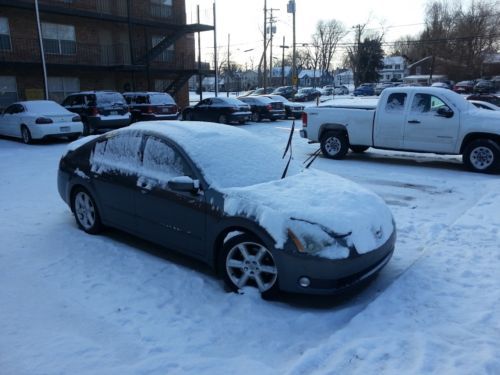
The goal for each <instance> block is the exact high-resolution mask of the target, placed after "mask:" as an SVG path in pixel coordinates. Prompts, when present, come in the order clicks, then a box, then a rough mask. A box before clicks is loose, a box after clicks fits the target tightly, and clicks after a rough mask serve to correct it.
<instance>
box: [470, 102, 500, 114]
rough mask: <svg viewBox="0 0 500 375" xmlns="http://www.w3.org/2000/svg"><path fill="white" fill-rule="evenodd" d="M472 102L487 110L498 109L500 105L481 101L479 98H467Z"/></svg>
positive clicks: (499, 109)
mask: <svg viewBox="0 0 500 375" xmlns="http://www.w3.org/2000/svg"><path fill="white" fill-rule="evenodd" d="M469 101H470V102H471V103H472V104H474V105H475V106H476V107H477V108H481V109H487V110H489V111H500V107H498V106H496V105H495V104H492V103H488V102H482V101H480V100H469Z"/></svg>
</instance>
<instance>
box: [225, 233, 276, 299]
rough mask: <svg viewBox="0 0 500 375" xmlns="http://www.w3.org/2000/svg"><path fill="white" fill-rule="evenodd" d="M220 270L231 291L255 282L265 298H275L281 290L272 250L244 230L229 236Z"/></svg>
mask: <svg viewBox="0 0 500 375" xmlns="http://www.w3.org/2000/svg"><path fill="white" fill-rule="evenodd" d="M218 270H219V274H220V275H223V278H224V282H225V284H226V285H227V286H228V288H229V289H230V290H231V291H234V292H237V291H239V290H240V289H241V288H243V287H246V286H252V287H256V288H258V289H259V291H260V293H261V295H262V297H263V298H272V297H274V296H276V295H277V293H278V291H279V288H278V269H277V267H276V264H275V262H274V258H273V256H272V253H271V251H270V250H269V249H267V248H266V247H265V246H264V245H263V244H262V241H260V240H259V239H258V238H257V237H255V236H253V235H250V234H247V233H243V234H239V235H237V236H234V237H232V238H231V239H229V240H228V241H227V242H226V243H225V244H224V246H223V248H222V252H221V254H220V257H219V264H218Z"/></svg>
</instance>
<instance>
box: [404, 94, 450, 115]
mask: <svg viewBox="0 0 500 375" xmlns="http://www.w3.org/2000/svg"><path fill="white" fill-rule="evenodd" d="M440 108H446V109H449V107H448V106H447V105H446V103H445V102H443V101H442V100H441V99H439V98H438V97H437V96H434V95H430V94H416V95H415V97H414V98H413V102H412V104H411V111H412V112H415V113H429V114H435V113H436V112H437V111H438V110H439V109H440Z"/></svg>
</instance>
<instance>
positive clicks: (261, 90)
mask: <svg viewBox="0 0 500 375" xmlns="http://www.w3.org/2000/svg"><path fill="white" fill-rule="evenodd" d="M274 90H275V88H274V87H266V88H263V87H260V88H257V89H255V90H253V92H252V93H251V94H250V96H258V95H266V94H271V93H272V92H273V91H274Z"/></svg>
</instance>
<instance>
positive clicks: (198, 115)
mask: <svg viewBox="0 0 500 375" xmlns="http://www.w3.org/2000/svg"><path fill="white" fill-rule="evenodd" d="M211 103H212V99H210V98H208V99H203V100H202V101H201V102H199V103H198V104H197V105H195V106H194V107H193V112H192V113H193V120H196V121H210V119H209V113H208V112H209V105H210V104H211Z"/></svg>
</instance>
